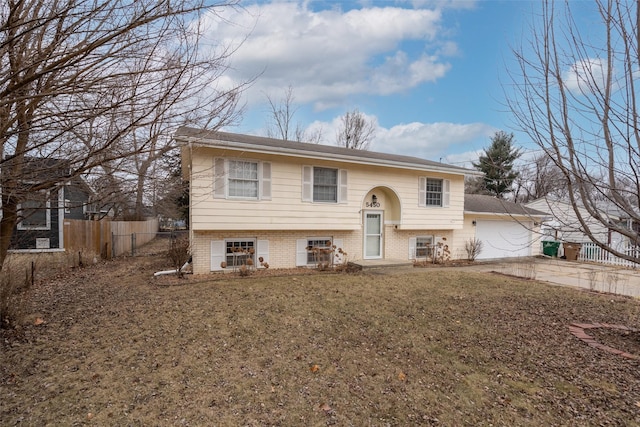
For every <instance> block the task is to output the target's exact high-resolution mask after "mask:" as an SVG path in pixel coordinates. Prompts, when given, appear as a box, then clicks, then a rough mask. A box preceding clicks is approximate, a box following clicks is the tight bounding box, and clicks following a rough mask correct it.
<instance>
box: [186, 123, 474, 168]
mask: <svg viewBox="0 0 640 427" xmlns="http://www.w3.org/2000/svg"><path fill="white" fill-rule="evenodd" d="M174 137H175V138H176V140H178V141H179V142H186V141H190V142H193V143H196V144H198V145H203V146H223V147H229V148H246V149H247V151H259V152H265V153H279V154H289V155H299V156H303V157H314V158H329V159H334V160H341V161H354V162H357V163H369V164H381V165H388V166H399V167H412V168H419V169H430V170H434V171H443V172H448V173H457V174H464V175H478V172H477V171H475V170H471V169H467V168H462V167H459V166H451V165H448V164H446V163H440V162H435V161H432V160H426V159H421V158H419V157H412V156H401V155H397V154H387V153H380V152H375V151H368V150H353V149H349V148H344V147H337V146H332V145H323V144H310V143H305V142H297V141H286V140H281V139H273V138H265V137H261V136H254V135H242V134H235V133H227V132H219V131H209V130H202V129H195V128H190V127H185V126H183V127H180V128H179V129H178V130H177V131H176V133H175V136H174Z"/></svg>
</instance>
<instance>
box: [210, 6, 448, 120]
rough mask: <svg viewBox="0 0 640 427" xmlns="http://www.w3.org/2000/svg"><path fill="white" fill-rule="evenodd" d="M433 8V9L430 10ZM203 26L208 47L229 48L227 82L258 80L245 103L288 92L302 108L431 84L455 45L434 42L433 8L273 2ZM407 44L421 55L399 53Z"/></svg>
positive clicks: (222, 13) (437, 18)
mask: <svg viewBox="0 0 640 427" xmlns="http://www.w3.org/2000/svg"><path fill="white" fill-rule="evenodd" d="M432 7H433V6H432ZM218 13H219V14H218V15H213V14H212V15H210V16H209V19H207V20H206V22H205V23H204V24H205V33H206V34H207V35H208V36H207V39H208V43H209V46H210V47H211V48H214V47H216V46H217V47H221V46H233V47H235V48H237V50H236V51H234V53H233V55H232V56H231V58H230V59H231V69H230V70H229V74H228V76H227V78H228V79H231V80H233V81H236V82H241V81H246V80H247V79H251V78H254V77H256V76H258V78H257V79H256V81H255V82H254V84H253V86H252V87H251V88H250V89H249V90H248V92H247V94H248V99H249V101H248V102H249V103H250V104H251V103H258V102H264V94H265V93H269V94H272V95H274V94H279V93H281V92H282V90H283V88H286V87H288V86H292V87H293V88H294V90H295V94H296V100H297V102H299V103H313V104H314V106H315V108H316V109H321V108H326V107H330V106H333V105H337V104H339V103H340V102H341V101H342V100H344V99H345V98H346V97H348V96H350V95H360V94H367V95H390V94H394V93H400V92H406V91H407V90H410V89H411V88H415V87H416V86H418V85H420V84H423V83H425V82H435V81H436V80H438V79H440V78H442V77H443V76H444V75H445V74H446V73H447V71H448V70H449V68H450V65H449V64H448V63H447V62H446V60H445V59H444V58H445V57H446V55H447V54H451V53H455V52H457V47H456V45H455V43H453V42H451V41H450V40H444V39H441V37H440V38H439V36H440V34H441V33H442V32H443V31H442V29H441V27H440V26H441V20H442V16H441V12H440V9H438V8H435V7H433V8H431V9H408V8H402V7H392V6H389V7H363V8H360V9H352V10H348V11H343V10H342V9H340V8H339V7H334V8H332V9H327V10H319V11H315V10H312V9H311V8H310V7H309V4H308V3H307V2H301V3H300V2H274V3H266V4H260V5H256V4H254V5H248V6H245V7H243V8H237V9H233V8H225V9H222V10H219V11H218ZM404 42H411V43H413V44H414V45H415V43H418V44H421V45H422V48H421V49H411V52H415V53H410V52H409V51H407V50H406V49H403V43H404Z"/></svg>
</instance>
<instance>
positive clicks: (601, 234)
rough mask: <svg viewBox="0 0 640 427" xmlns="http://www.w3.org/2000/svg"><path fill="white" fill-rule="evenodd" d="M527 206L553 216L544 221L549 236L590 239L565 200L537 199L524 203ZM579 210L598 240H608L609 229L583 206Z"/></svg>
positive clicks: (572, 239)
mask: <svg viewBox="0 0 640 427" xmlns="http://www.w3.org/2000/svg"><path fill="white" fill-rule="evenodd" d="M526 206H527V207H529V208H532V209H537V210H540V211H543V212H549V217H553V218H552V219H549V220H547V221H545V222H544V224H545V226H546V227H548V229H549V238H551V239H554V240H560V241H563V242H573V243H587V242H591V239H590V238H589V237H588V236H587V235H586V234H585V233H584V232H583V231H582V226H581V225H580V223H579V222H578V217H577V216H576V213H575V211H574V210H573V207H572V206H571V205H569V204H568V203H565V202H560V201H553V200H546V199H538V200H534V201H532V202H529V203H527V204H526ZM579 212H580V214H581V216H582V217H583V218H585V219H586V223H587V225H588V226H589V228H590V229H591V232H592V233H593V235H594V237H595V238H596V239H597V240H599V241H600V242H603V243H607V242H608V240H609V230H608V229H607V227H605V226H604V225H602V223H600V222H599V221H596V220H595V219H593V218H592V217H591V215H590V214H589V213H588V212H587V210H586V209H584V208H579ZM543 228H544V227H543Z"/></svg>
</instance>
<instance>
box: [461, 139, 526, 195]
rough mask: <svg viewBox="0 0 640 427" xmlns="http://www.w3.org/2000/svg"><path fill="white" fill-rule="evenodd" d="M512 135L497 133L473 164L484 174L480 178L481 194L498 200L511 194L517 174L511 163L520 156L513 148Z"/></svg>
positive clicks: (518, 151)
mask: <svg viewBox="0 0 640 427" xmlns="http://www.w3.org/2000/svg"><path fill="white" fill-rule="evenodd" d="M513 138H514V136H513V134H512V133H506V132H504V131H498V132H496V133H495V134H494V135H493V138H491V146H490V147H489V148H486V149H485V150H484V154H483V155H481V156H480V158H479V159H478V163H473V167H475V168H476V169H478V170H479V171H481V172H483V173H484V177H483V178H480V181H481V184H482V185H481V187H482V190H483V191H481V192H483V193H484V192H486V193H487V194H491V195H493V196H496V197H498V198H500V199H502V198H504V196H505V194H507V193H509V192H511V191H512V190H511V185H512V184H513V181H514V180H515V179H516V178H517V177H518V175H519V172H517V171H515V170H514V169H513V163H514V162H515V161H516V160H517V159H518V158H519V157H520V155H521V154H522V153H521V152H520V150H518V149H517V148H515V147H514V146H513Z"/></svg>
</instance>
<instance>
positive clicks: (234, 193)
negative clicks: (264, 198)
mask: <svg viewBox="0 0 640 427" xmlns="http://www.w3.org/2000/svg"><path fill="white" fill-rule="evenodd" d="M229 197H245V198H249V199H257V198H258V162H245V161H241V160H229Z"/></svg>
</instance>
